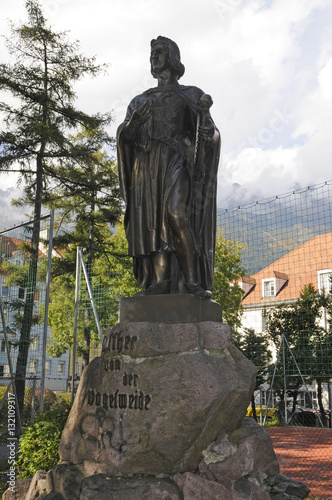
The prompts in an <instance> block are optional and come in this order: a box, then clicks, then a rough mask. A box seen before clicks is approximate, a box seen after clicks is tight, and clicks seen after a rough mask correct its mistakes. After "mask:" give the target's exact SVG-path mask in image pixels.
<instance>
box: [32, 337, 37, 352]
mask: <svg viewBox="0 0 332 500" xmlns="http://www.w3.org/2000/svg"><path fill="white" fill-rule="evenodd" d="M37 347H38V339H37V337H33V339H32V340H31V348H32V349H35V350H36V349H37Z"/></svg>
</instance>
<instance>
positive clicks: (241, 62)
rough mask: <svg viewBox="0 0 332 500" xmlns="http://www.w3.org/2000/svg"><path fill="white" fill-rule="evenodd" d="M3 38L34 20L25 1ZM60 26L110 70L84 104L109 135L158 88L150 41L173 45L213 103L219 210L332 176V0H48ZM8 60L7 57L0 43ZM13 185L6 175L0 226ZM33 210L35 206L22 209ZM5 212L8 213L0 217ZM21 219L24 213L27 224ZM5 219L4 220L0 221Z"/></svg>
mask: <svg viewBox="0 0 332 500" xmlns="http://www.w3.org/2000/svg"><path fill="white" fill-rule="evenodd" d="M2 4H3V5H1V19H0V33H1V34H3V35H9V34H10V29H9V21H10V20H11V21H13V22H14V23H17V22H19V21H25V20H26V19H27V15H26V11H25V0H11V1H10V2H5V0H2ZM40 4H41V6H42V9H43V12H44V15H45V17H46V18H47V19H48V21H49V23H50V24H51V26H52V27H53V29H54V30H55V31H68V38H69V39H70V40H71V41H74V40H78V41H79V42H80V48H81V52H82V53H83V54H84V55H85V56H88V57H91V56H96V58H97V62H99V63H100V64H102V63H108V64H109V69H108V72H107V74H106V75H100V76H99V77H97V78H95V79H90V78H85V79H83V80H82V81H80V82H79V83H78V84H77V85H76V86H75V90H76V93H77V101H76V105H77V106H78V107H79V108H81V109H83V110H84V111H87V112H89V113H96V112H101V113H104V112H107V111H111V112H112V113H113V117H114V121H113V124H112V126H111V133H112V135H115V132H116V128H117V127H118V125H119V124H120V123H121V122H122V121H123V118H124V115H125V112H126V107H127V105H128V103H129V102H130V100H131V99H132V98H133V97H134V96H135V95H137V94H139V93H141V92H143V91H144V90H146V89H147V88H150V87H153V86H155V84H156V82H155V80H154V79H153V78H152V76H151V74H150V64H149V53H150V41H151V39H153V38H156V37H157V36H158V35H163V36H167V37H169V38H171V39H173V40H174V41H175V42H176V43H177V44H178V46H179V48H180V51H181V59H182V62H183V64H184V65H185V68H186V71H185V74H184V76H183V77H182V79H181V80H180V83H182V84H184V85H195V86H197V87H200V88H201V89H202V90H203V91H204V92H205V93H207V94H210V95H211V96H212V98H213V106H212V108H211V114H212V117H213V119H214V121H215V123H216V125H217V127H218V128H219V130H220V132H221V137H222V157H221V161H220V164H219V173H218V206H219V207H220V208H231V207H233V206H235V205H243V204H246V203H249V202H252V201H254V200H261V199H265V198H269V197H272V196H275V195H278V194H282V193H286V192H289V191H293V190H296V189H300V188H303V187H305V186H308V185H315V184H319V183H321V182H324V181H329V180H331V179H332V171H331V170H332V161H331V159H332V154H331V153H332V139H331V132H330V129H331V123H332V36H331V26H332V0H204V1H203V0H200V1H198V0H182V1H181V0H125V1H123V0H94V2H92V1H91V0H40ZM0 61H1V62H4V63H6V62H8V61H9V56H8V53H7V51H6V48H5V45H4V43H3V40H1V39H0ZM18 195H19V188H17V187H16V179H13V176H12V175H9V174H0V227H1V225H4V224H5V225H7V226H6V227H8V224H10V223H12V221H14V220H15V223H17V222H18V220H17V219H18V218H19V217H21V219H22V216H21V213H22V211H19V210H18V209H12V208H11V209H9V208H8V207H9V203H10V199H11V198H12V197H15V196H16V197H17V196H18ZM25 211H27V210H25ZM1 214H2V215H1ZM23 218H24V217H23ZM1 219H2V221H1Z"/></svg>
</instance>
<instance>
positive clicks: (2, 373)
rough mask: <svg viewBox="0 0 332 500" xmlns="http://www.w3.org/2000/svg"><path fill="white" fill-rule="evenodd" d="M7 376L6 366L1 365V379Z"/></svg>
mask: <svg viewBox="0 0 332 500" xmlns="http://www.w3.org/2000/svg"><path fill="white" fill-rule="evenodd" d="M4 375H5V367H4V365H0V377H3V376H4Z"/></svg>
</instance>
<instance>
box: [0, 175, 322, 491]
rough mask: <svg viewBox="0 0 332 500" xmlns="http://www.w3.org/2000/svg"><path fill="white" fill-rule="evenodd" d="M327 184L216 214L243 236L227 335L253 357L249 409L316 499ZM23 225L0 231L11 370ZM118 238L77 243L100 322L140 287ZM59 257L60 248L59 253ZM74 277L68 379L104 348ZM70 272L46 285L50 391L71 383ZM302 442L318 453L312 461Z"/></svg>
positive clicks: (34, 365)
mask: <svg viewBox="0 0 332 500" xmlns="http://www.w3.org/2000/svg"><path fill="white" fill-rule="evenodd" d="M331 190H332V182H325V183H324V184H321V185H318V186H310V187H308V188H306V189H302V190H299V191H293V192H291V193H287V194H283V195H278V196H275V197H274V198H270V199H266V200H261V201H257V202H254V203H252V204H248V205H245V206H233V207H232V206H229V207H227V209H219V210H218V221H217V222H218V227H219V228H220V229H221V230H222V231H221V234H222V235H223V237H225V238H226V239H227V240H229V241H230V242H232V243H234V244H237V243H240V244H241V248H242V251H241V265H240V266H239V267H238V268H239V269H241V274H239V275H238V276H235V277H234V282H233V283H232V287H230V294H231V293H233V292H232V290H234V291H235V289H236V287H241V289H242V292H241V293H242V305H241V307H242V314H241V316H240V324H239V325H238V326H237V327H236V328H235V331H234V341H235V342H236V343H237V345H238V346H239V347H240V348H241V349H242V350H243V352H244V353H245V354H246V355H247V357H249V358H250V359H252V360H253V362H254V363H255V364H256V366H257V368H258V379H257V387H256V391H255V396H256V397H255V410H256V416H257V419H258V421H259V422H260V423H262V424H263V422H264V417H265V416H266V422H265V425H267V426H268V430H269V432H270V434H271V437H272V439H273V442H274V445H275V450H276V452H277V455H278V458H279V461H280V465H281V470H282V472H284V473H285V474H286V475H287V474H288V475H290V476H291V477H294V478H295V479H299V480H301V481H303V482H304V483H306V484H308V486H309V487H310V488H311V490H312V498H314V495H319V496H320V498H322V499H329V498H332V492H331V486H330V485H331V482H332V478H331V473H330V471H331V470H332V451H331V450H332V446H331V444H332V443H331V435H332V430H331V399H332V394H331V381H332V340H331V339H332V333H331V318H332V305H331V304H332V293H331V280H330V276H331V275H332V192H331ZM47 228H48V220H45V221H43V222H42V232H43V231H45V233H42V234H43V235H44V236H45V238H46V239H47ZM29 229H30V231H29ZM29 235H31V228H29V226H28V227H24V228H20V229H16V230H12V231H8V232H5V233H2V234H1V235H0V258H1V266H0V267H1V269H0V280H1V282H0V286H1V299H2V303H3V304H4V313H5V317H6V323H7V325H8V337H9V340H10V346H11V347H10V349H11V351H10V352H11V359H12V363H13V370H14V372H15V370H16V367H17V359H18V346H19V342H20V338H21V328H22V318H23V317H24V311H23V315H22V307H23V305H24V301H25V299H26V294H27V289H28V287H29V284H27V282H26V281H24V280H26V279H29V276H28V272H27V269H28V268H27V266H28V260H29V259H28V252H26V250H25V245H26V242H29V241H30V240H29V237H31V236H29ZM124 242H125V237H124V232H123V228H122V229H121V228H120V227H119V228H118V229H117V233H116V234H113V236H111V237H110V240H109V243H108V244H107V245H106V246H105V247H101V248H98V247H97V246H96V247H95V249H94V255H95V258H94V260H92V261H90V259H89V252H88V250H87V249H83V256H84V261H85V264H86V268H87V274H88V277H89V280H90V283H91V288H92V295H93V298H94V302H95V306H96V310H97V313H98V318H99V322H100V325H101V330H102V332H103V333H104V332H105V329H106V328H107V327H109V326H111V325H114V324H116V323H117V322H118V308H119V297H120V296H132V295H133V293H135V292H136V291H138V290H139V289H138V286H137V284H136V282H135V280H134V278H133V272H132V262H131V258H129V257H128V256H127V253H126V246H125V243H124ZM218 248H219V247H218ZM220 248H221V247H220ZM222 248H223V249H225V247H222ZM232 248H235V247H232ZM236 248H238V247H236ZM46 253H47V252H46V251H45V249H44V251H43V247H42V246H41V247H40V258H39V259H38V262H39V264H38V279H37V288H36V290H35V291H34V297H35V299H36V300H35V301H34V312H33V320H34V324H33V326H32V329H31V335H30V339H29V348H28V349H27V350H26V358H25V363H26V387H27V390H26V398H27V401H26V404H25V407H26V409H25V415H27V416H26V417H25V422H27V423H28V422H29V421H31V420H32V419H33V416H32V415H33V412H34V411H35V409H36V408H37V407H38V405H39V403H38V397H39V396H38V388H39V386H40V374H41V339H42V335H43V334H42V331H43V300H44V296H45V292H44V291H45V276H46V274H45V263H46V259H45V256H46ZM56 258H61V252H60V253H59V255H57V256H56ZM222 258H223V259H224V260H225V259H226V260H227V259H228V258H229V259H230V260H229V261H227V262H229V267H232V266H234V261H232V259H231V256H230V255H229V254H225V256H223V257H222ZM74 260H75V259H73V261H74ZM52 265H53V264H52ZM79 278H80V279H79V280H78V285H79V286H78V290H77V292H78V296H79V301H78V310H77V313H78V314H77V352H76V361H75V370H74V378H75V384H74V386H76V387H77V385H78V382H79V379H80V377H81V374H82V370H83V367H84V366H85V364H86V363H87V362H88V361H90V360H91V359H93V358H94V357H95V356H97V355H99V354H100V350H101V341H100V337H99V333H98V329H97V326H96V321H95V317H94V312H93V308H92V304H91V300H90V296H89V293H88V288H87V282H86V276H85V275H84V273H83V270H82V268H80V271H79ZM75 283H76V276H75V270H74V268H73V267H71V269H70V270H69V271H68V272H67V273H64V274H62V275H54V277H53V281H52V285H51V302H50V310H49V325H50V326H49V329H48V337H49V339H48V350H47V357H46V380H45V386H46V387H47V388H48V389H50V391H53V392H54V391H55V392H61V391H70V389H71V384H72V372H73V370H72V367H71V366H70V363H71V358H70V353H72V347H73V331H74V317H75ZM218 286H219V285H218ZM215 295H216V296H217V295H218V290H217V289H216V290H215ZM222 305H223V307H224V312H227V311H225V309H227V307H232V300H230V301H228V302H227V303H226V304H222ZM20 308H21V309H20ZM0 325H1V326H0V340H1V348H0V383H1V385H2V388H0V390H1V391H3V392H4V391H5V388H6V385H7V383H8V379H9V369H8V356H7V354H6V352H5V344H4V343H3V341H4V335H3V325H2V323H1V324H0ZM1 332H2V333H1ZM29 398H30V399H29ZM3 411H5V407H3V408H2V410H1V412H3ZM248 415H253V416H254V410H253V409H252V408H251V409H248ZM0 417H1V413H0ZM308 429H309V433H308V432H307V431H308ZM313 430H315V432H310V431H313ZM322 433H324V438H322V435H323V434H322ZM309 436H310V443H309ZM308 450H311V452H312V453H311V456H312V457H314V458H313V459H312V460H311V465H310V467H311V469H310V467H309V458H308V457H309V456H308Z"/></svg>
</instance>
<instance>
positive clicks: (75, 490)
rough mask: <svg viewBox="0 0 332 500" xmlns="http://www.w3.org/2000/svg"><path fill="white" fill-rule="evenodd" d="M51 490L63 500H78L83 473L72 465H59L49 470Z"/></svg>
mask: <svg viewBox="0 0 332 500" xmlns="http://www.w3.org/2000/svg"><path fill="white" fill-rule="evenodd" d="M51 475H52V479H53V481H52V483H53V490H54V491H56V492H58V493H61V495H62V496H63V497H64V500H79V493H80V488H81V482H82V481H83V479H84V474H83V472H82V471H81V470H80V469H79V468H78V467H75V466H74V465H69V464H59V465H56V466H55V467H53V469H52V470H51Z"/></svg>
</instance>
